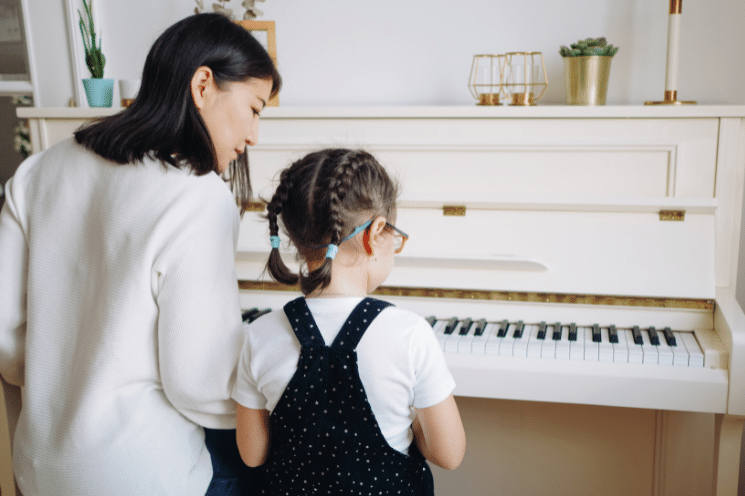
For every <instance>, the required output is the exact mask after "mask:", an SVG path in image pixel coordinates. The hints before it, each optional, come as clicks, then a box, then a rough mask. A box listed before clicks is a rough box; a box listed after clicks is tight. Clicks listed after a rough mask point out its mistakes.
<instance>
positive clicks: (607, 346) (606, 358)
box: [598, 327, 613, 362]
mask: <svg viewBox="0 0 745 496" xmlns="http://www.w3.org/2000/svg"><path fill="white" fill-rule="evenodd" d="M598 360H599V361H601V362H612V361H613V344H612V343H611V342H610V337H609V336H608V328H607V327H601V328H600V343H598Z"/></svg>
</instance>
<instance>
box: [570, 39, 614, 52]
mask: <svg viewBox="0 0 745 496" xmlns="http://www.w3.org/2000/svg"><path fill="white" fill-rule="evenodd" d="M617 51H618V47H614V46H613V45H609V44H608V42H607V41H605V38H587V39H585V40H579V41H578V42H577V43H572V44H571V45H570V46H569V47H566V46H562V47H561V48H560V49H559V54H560V55H561V56H562V57H583V56H587V55H600V56H606V57H612V56H614V55H615V54H616V52H617Z"/></svg>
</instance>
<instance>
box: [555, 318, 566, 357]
mask: <svg viewBox="0 0 745 496" xmlns="http://www.w3.org/2000/svg"><path fill="white" fill-rule="evenodd" d="M555 356H556V358H559V359H562V360H569V326H568V325H565V326H561V339H560V340H558V341H557V342H556V351H555Z"/></svg>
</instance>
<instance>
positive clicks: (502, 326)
mask: <svg viewBox="0 0 745 496" xmlns="http://www.w3.org/2000/svg"><path fill="white" fill-rule="evenodd" d="M509 327H510V323H509V322H507V321H506V320H503V321H502V322H501V323H500V324H499V330H498V331H497V337H498V338H503V337H505V336H506V335H507V329H508V328H509Z"/></svg>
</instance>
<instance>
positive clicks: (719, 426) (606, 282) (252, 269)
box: [19, 106, 745, 496]
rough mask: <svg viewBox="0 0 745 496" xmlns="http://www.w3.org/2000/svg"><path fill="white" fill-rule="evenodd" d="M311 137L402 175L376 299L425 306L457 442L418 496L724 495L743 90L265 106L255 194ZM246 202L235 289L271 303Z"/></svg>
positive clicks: (741, 363) (743, 410)
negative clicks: (458, 447)
mask: <svg viewBox="0 0 745 496" xmlns="http://www.w3.org/2000/svg"><path fill="white" fill-rule="evenodd" d="M74 111H76V112H87V110H83V109H74ZM112 111H113V110H112ZM69 112H71V111H66V110H65V109H19V116H21V117H28V118H31V124H32V126H31V130H32V136H36V138H35V139H34V144H35V145H37V144H38V146H39V147H40V148H46V147H47V146H49V145H51V144H52V143H54V142H55V141H57V140H58V139H60V138H61V137H64V136H66V135H69V132H70V130H71V129H73V128H74V127H76V126H77V125H78V124H79V123H80V118H89V117H92V116H91V115H88V114H85V115H83V114H81V115H79V116H77V117H76V116H71V115H70V114H69ZM98 112H101V110H99V111H98ZM104 112H108V111H104ZM22 114H23V115H22ZM76 119H77V120H76ZM327 146H343V147H364V148H365V149H367V150H369V151H371V152H372V153H374V154H375V155H376V156H377V157H378V158H379V160H380V161H381V162H382V163H383V165H385V166H386V167H387V168H388V169H389V171H391V172H392V173H393V174H394V175H395V176H396V177H397V178H398V179H399V181H400V182H401V184H402V196H401V198H400V201H399V210H398V218H397V219H396V225H397V226H399V227H401V228H402V229H403V230H405V231H406V232H408V233H409V234H410V236H411V237H410V239H409V241H408V242H407V244H406V249H405V250H404V251H403V252H402V253H401V254H400V255H398V256H397V259H396V266H395V268H394V270H393V272H392V274H391V276H390V277H389V279H388V280H387V281H386V282H385V286H384V287H382V288H380V289H379V291H378V292H377V296H378V297H380V298H384V299H388V300H390V301H392V302H393V303H395V304H396V305H398V306H400V307H404V308H409V309H411V310H413V311H415V312H417V313H419V314H421V315H422V316H425V317H433V319H432V323H433V332H434V333H436V334H437V336H438V339H439V340H440V342H441V344H442V346H443V349H444V350H445V356H446V359H447V361H448V364H449V366H450V369H451V371H452V373H453V375H454V376H455V379H456V382H457V388H456V391H455V394H456V395H457V401H458V404H459V407H460V410H461V415H462V416H463V419H464V424H465V427H466V434H467V436H468V448H467V454H466V458H465V459H464V462H463V464H462V465H461V467H460V468H459V469H458V470H456V471H454V472H446V471H443V470H439V469H435V484H436V487H437V489H438V494H442V495H451V494H457V495H462V496H468V495H474V496H476V495H477V496H483V495H489V494H500V495H525V494H530V495H556V494H572V495H597V494H603V495H619V496H620V495H634V496H637V495H653V496H662V495H676V496H677V495H687V494H690V495H697V496H698V495H708V494H712V495H714V494H716V495H735V494H736V493H737V485H738V473H739V467H740V445H741V439H742V428H743V421H744V420H745V315H743V312H742V310H741V308H740V306H739V305H738V303H737V302H736V300H735V290H736V287H735V286H736V275H737V273H738V260H739V259H740V249H741V248H740V245H741V231H740V229H741V216H742V210H743V203H742V202H743V189H744V187H745V181H744V178H745V106H690V107H664V108H663V107H643V106H621V107H611V106H608V107H565V106H555V107H552V106H536V107H530V108H518V107H497V108H495V107H484V108H482V107H416V108H413V107H412V108H405V107H404V108H401V107H394V108H391V107H366V108H310V107H309V108H284V107H279V108H268V109H266V110H265V112H264V113H263V116H262V123H261V132H260V143H259V145H258V146H257V147H256V148H254V149H252V150H251V152H250V161H251V167H252V181H253V184H254V189H255V191H256V192H257V193H258V194H259V195H263V197H265V198H268V197H269V196H270V195H271V191H272V188H273V182H272V180H273V178H274V176H275V174H276V172H277V171H278V170H279V169H281V168H283V167H285V166H286V165H287V164H289V163H290V162H292V161H293V160H295V159H297V158H300V157H301V156H303V155H304V154H305V153H307V152H308V151H311V150H314V149H318V148H322V147H327ZM251 207H252V209H253V210H252V211H249V212H247V213H246V215H245V217H244V220H243V223H242V228H241V236H240V241H239V253H238V257H237V268H238V278H239V285H240V287H241V290H242V293H241V296H242V304H243V306H244V308H272V309H280V308H281V307H282V305H283V304H284V303H285V302H286V301H288V300H289V299H291V298H293V297H294V296H295V295H296V294H297V293H296V290H295V289H294V288H287V287H283V286H280V285H277V284H275V283H273V282H271V280H269V279H268V278H267V277H266V276H265V275H262V271H263V265H264V262H265V260H266V256H267V255H268V251H269V239H268V232H267V227H266V224H265V222H263V221H261V219H260V215H261V210H262V207H261V205H260V204H259V203H256V204H253V205H251ZM285 259H286V260H288V261H289V260H291V259H292V254H291V253H289V252H288V253H286V254H285ZM744 263H745V262H744ZM468 319H470V320H471V322H470V326H469V325H468ZM516 331H517V332H516ZM616 338H617V339H618V342H612V341H615V339H616ZM637 342H640V343H641V344H637Z"/></svg>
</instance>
